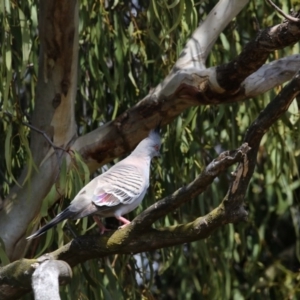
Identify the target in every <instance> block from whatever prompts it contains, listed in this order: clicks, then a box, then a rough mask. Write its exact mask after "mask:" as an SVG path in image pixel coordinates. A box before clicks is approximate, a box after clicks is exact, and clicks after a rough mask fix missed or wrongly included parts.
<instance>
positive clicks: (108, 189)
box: [92, 165, 145, 206]
mask: <svg viewBox="0 0 300 300" xmlns="http://www.w3.org/2000/svg"><path fill="white" fill-rule="evenodd" d="M144 189H145V182H144V180H143V178H142V175H141V174H140V173H139V172H138V170H137V168H136V167H134V166H125V165H123V166H122V165H121V166H118V167H117V168H112V169H110V170H109V171H107V172H106V173H104V174H103V176H102V178H101V181H100V182H99V188H96V189H95V192H94V195H93V200H92V201H93V203H94V204H95V205H97V206H115V205H118V204H130V203H132V202H133V201H134V200H136V199H137V198H138V197H139V196H140V195H141V194H142V192H143V191H144Z"/></svg>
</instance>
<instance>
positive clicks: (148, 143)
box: [131, 127, 161, 158]
mask: <svg viewBox="0 0 300 300" xmlns="http://www.w3.org/2000/svg"><path fill="white" fill-rule="evenodd" d="M159 131H160V128H159V127H157V128H155V129H153V130H151V131H150V133H149V135H148V137H146V138H145V139H143V140H142V141H141V142H140V143H139V144H138V145H137V146H136V148H135V149H134V151H133V152H132V153H131V154H132V155H136V156H150V158H152V157H154V156H160V153H159V149H160V146H161V138H160V135H159Z"/></svg>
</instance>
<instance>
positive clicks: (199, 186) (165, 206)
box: [132, 144, 250, 231]
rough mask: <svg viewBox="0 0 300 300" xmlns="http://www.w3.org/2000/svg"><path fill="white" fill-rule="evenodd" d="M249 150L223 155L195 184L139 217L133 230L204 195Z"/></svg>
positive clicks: (153, 206) (246, 146)
mask: <svg viewBox="0 0 300 300" xmlns="http://www.w3.org/2000/svg"><path fill="white" fill-rule="evenodd" d="M249 150H250V148H249V147H248V145H247V144H243V145H242V146H241V147H240V148H238V149H237V150H234V151H226V152H223V153H221V154H220V155H219V157H218V158H216V159H214V160H213V161H212V162H211V163H210V164H209V165H208V166H207V167H206V168H205V170H204V171H203V172H201V174H200V175H199V176H198V177H197V178H196V179H195V180H194V181H193V182H191V183H190V184H188V185H187V186H186V187H182V188H180V189H179V190H177V191H176V192H174V193H173V194H172V195H170V196H168V197H166V198H164V199H162V200H160V201H158V202H156V203H155V204H153V205H151V206H150V207H148V208H147V209H146V210H144V211H143V212H142V213H141V214H140V215H138V216H137V217H136V218H135V219H134V220H133V221H132V224H133V229H135V228H136V229H137V230H139V231H140V230H143V229H145V228H147V227H149V226H151V225H152V224H153V223H154V222H155V221H156V220H158V219H159V218H161V217H162V216H165V215H166V214H168V213H170V212H172V211H174V210H175V209H176V208H178V207H179V206H181V205H182V204H184V203H186V202H188V201H191V200H192V199H193V198H195V196H198V195H200V194H202V193H203V192H204V191H205V190H206V188H207V187H208V186H209V185H210V184H211V183H212V182H213V180H214V179H215V178H216V177H217V176H218V175H220V173H221V172H223V171H224V170H226V169H228V167H230V166H232V165H233V164H235V163H237V162H239V161H240V160H241V159H243V157H244V155H246V154H247V152H248V151H249Z"/></svg>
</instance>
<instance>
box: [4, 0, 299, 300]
mask: <svg viewBox="0 0 300 300" xmlns="http://www.w3.org/2000/svg"><path fill="white" fill-rule="evenodd" d="M140 2H141V1H140ZM216 2H217V1H193V0H186V1H177V0H174V1H166V0H155V1H148V3H146V2H145V3H144V2H143V3H144V5H145V6H136V7H135V6H134V4H132V3H135V2H130V1H124V2H122V1H88V0H82V1H80V9H79V11H80V27H79V30H80V32H79V34H80V41H79V46H80V52H79V80H78V82H79V92H78V95H77V102H76V118H77V123H78V131H79V134H80V135H83V134H85V133H87V132H90V131H91V130H93V129H95V128H97V127H98V126H99V125H101V124H103V123H105V122H107V121H110V120H112V119H114V118H115V117H116V116H117V115H118V114H120V113H121V112H123V111H125V110H126V109H127V108H129V107H131V106H133V105H134V104H135V103H137V101H138V100H139V99H141V98H142V97H143V96H145V95H147V94H148V92H149V91H150V90H151V88H153V87H155V86H156V85H157V84H158V83H159V82H161V81H162V80H163V79H164V77H165V76H166V75H167V74H168V72H169V70H170V69H171V68H172V66H173V64H174V62H175V61H176V59H177V58H178V55H179V54H180V51H181V50H182V48H183V47H184V44H185V42H186V41H187V39H188V38H189V37H190V35H191V33H192V32H193V30H194V29H195V28H196V27H197V25H198V23H199V22H200V21H201V20H203V19H204V18H205V17H206V15H207V14H208V13H209V11H210V9H211V8H212V7H213V5H214V4H215V3H216ZM277 2H278V3H277V4H278V5H283V9H284V10H285V11H286V12H288V11H289V10H290V8H291V7H292V5H296V4H297V3H296V1H281V2H284V3H281V2H279V1H277ZM105 3H107V6H105V5H106V4H105ZM0 9H1V11H0V23H1V25H2V27H1V28H4V30H2V32H1V38H0V45H1V57H0V63H1V69H0V76H1V82H2V84H1V86H0V108H1V110H0V117H1V118H0V128H1V130H0V139H1V142H2V143H1V148H0V153H1V155H0V169H1V173H0V178H1V179H0V180H1V186H2V187H3V188H2V191H1V195H2V196H3V197H5V196H6V195H7V193H8V191H9V189H10V187H11V186H12V185H13V183H14V182H15V181H16V180H17V178H18V176H19V174H20V170H21V169H22V168H23V166H24V165H26V164H27V165H28V170H27V173H26V174H30V172H33V171H34V170H33V162H32V158H31V154H30V150H29V146H28V145H29V129H28V128H27V127H24V125H22V121H24V122H28V121H29V118H30V115H31V113H32V111H33V109H34V100H33V99H34V96H35V94H34V90H35V85H36V80H35V79H36V74H37V61H38V51H37V49H38V41H37V37H36V32H37V10H38V7H37V4H36V2H35V1H18V2H9V1H4V2H2V4H0ZM275 22H280V18H279V16H278V15H277V14H276V13H275V12H274V11H273V10H272V9H271V8H270V7H269V6H268V5H267V4H266V3H265V1H262V0H257V1H251V3H250V4H249V6H248V7H247V8H246V9H244V11H242V13H241V14H240V15H239V16H238V17H237V18H236V19H235V20H234V21H232V22H231V24H230V25H229V26H228V28H226V29H225V30H224V32H223V33H222V34H221V36H220V39H219V40H218V41H217V43H216V45H215V46H214V48H213V50H212V52H211V54H210V56H209V57H208V60H207V66H208V67H209V66H215V65H219V64H222V63H225V62H228V61H229V60H231V59H232V58H234V57H235V55H237V54H238V53H239V52H240V51H241V49H242V47H243V46H244V45H245V44H246V43H247V42H248V41H249V40H250V39H252V38H253V37H255V34H256V27H257V26H259V27H262V28H263V27H266V26H271V25H272V24H275ZM256 23H257V24H256ZM293 53H299V44H297V45H295V46H294V47H291V48H287V49H284V50H281V51H276V52H275V53H274V54H271V55H270V60H273V59H276V58H279V57H284V56H286V55H291V54H293ZM279 90H280V88H278V89H277V90H275V91H271V92H270V93H266V94H264V95H261V96H260V97H257V98H256V99H250V100H248V101H245V102H243V103H238V104H233V105H223V106H219V107H215V106H202V107H193V108H191V109H189V110H187V111H185V112H184V113H183V114H182V115H180V116H179V117H178V118H177V119H176V120H175V121H174V122H173V123H172V124H170V125H168V126H166V128H165V129H164V143H163V147H162V159H160V160H159V162H156V163H155V162H154V164H153V168H152V175H151V187H150V189H149V192H148V194H147V196H146V199H145V200H144V202H143V205H142V207H140V208H138V209H137V210H136V211H135V212H133V213H131V215H130V218H133V217H134V216H135V215H136V214H137V213H138V212H140V211H142V210H143V209H145V208H146V207H148V206H149V205H151V204H152V203H153V202H154V201H156V200H159V199H161V198H162V197H164V196H166V195H168V194H170V193H172V192H174V191H175V190H176V189H177V188H179V187H181V186H182V185H185V184H187V183H189V182H190V181H192V180H193V179H194V178H195V176H197V174H199V172H200V171H201V170H202V169H203V168H204V167H205V165H206V164H207V163H209V162H210V161H211V160H212V159H213V158H215V157H216V156H217V155H218V153H220V152H222V151H223V150H227V149H234V148H236V147H238V146H239V145H240V144H241V143H242V141H243V137H244V134H245V132H246V130H247V128H248V126H249V125H250V124H251V122H253V121H254V120H255V118H256V117H257V115H258V113H259V112H260V111H261V110H262V109H263V108H264V107H265V106H266V104H267V103H268V102H270V101H271V100H272V98H273V97H274V96H275V94H276V93H277V92H278V91H279ZM5 112H8V113H9V114H10V115H11V116H8V115H5ZM299 125H300V124H299V108H298V104H297V101H296V100H295V101H294V102H293V104H292V106H291V107H290V109H289V111H288V112H287V113H286V115H285V116H284V118H282V119H281V120H280V121H279V122H278V123H277V124H276V125H275V126H273V127H272V128H271V130H270V132H269V133H268V134H267V135H266V136H265V137H264V139H263V141H262V143H261V146H260V150H259V156H258V159H257V169H256V172H255V174H254V176H253V180H252V183H251V186H250V188H249V191H248V194H247V197H246V199H245V200H246V202H247V205H248V210H249V216H250V217H249V219H250V221H249V222H248V223H246V224H238V225H234V226H233V225H229V226H225V227H224V228H222V229H220V230H218V231H217V232H216V233H215V234H213V235H212V236H211V237H210V238H208V239H207V240H205V241H198V242H194V243H190V244H185V245H181V246H177V247H171V248H168V249H162V250H159V251H156V252H155V253H145V254H143V256H142V261H143V263H141V264H138V263H137V262H138V257H137V256H111V257H108V258H105V259H99V260H93V261H89V262H86V263H84V264H82V265H81V266H79V267H77V268H75V269H74V276H73V280H72V282H71V283H70V284H69V285H67V286H66V287H62V288H61V293H62V299H141V298H143V299H153V297H156V298H157V299H236V300H238V299H297V298H298V297H299V295H300V277H299V273H298V272H299V266H300V264H299V263H300V242H299V241H300V232H299V228H300V226H299V225H300V224H299V223H300V215H299V191H300V178H299V171H298V170H299V155H300V137H299ZM67 159H71V160H72V163H71V167H70V168H69V169H67V167H66V163H65V162H63V163H62V165H61V169H60V176H59V178H58V179H57V182H56V185H55V186H53V187H52V189H51V191H50V192H49V194H48V196H47V197H46V199H45V201H44V205H43V207H42V210H41V216H42V217H43V218H42V220H43V222H44V221H46V222H47V221H49V220H50V219H52V218H53V216H54V215H56V214H57V213H59V212H60V211H61V210H62V209H63V208H64V207H66V206H67V205H68V203H69V200H71V199H72V198H73V196H74V195H75V194H76V193H77V192H78V191H79V190H80V188H81V187H82V186H83V185H84V184H85V183H86V182H87V181H88V179H89V172H88V169H87V167H86V165H85V164H84V163H83V161H82V158H80V156H79V155H78V154H77V153H74V154H70V155H68V156H67ZM4 170H5V171H4ZM25 177H26V176H25ZM229 181H230V174H229V172H227V173H226V174H224V175H222V176H220V178H218V180H216V181H215V182H214V183H213V184H212V185H211V186H210V187H209V188H208V189H207V191H206V192H205V193H204V194H203V195H201V196H199V197H197V198H196V199H193V200H192V201H191V202H189V203H188V204H186V205H185V206H183V207H182V208H180V209H179V210H177V211H174V212H173V213H172V214H169V215H168V216H166V217H165V218H164V219H161V220H159V221H158V222H157V224H156V226H168V225H173V224H179V223H187V222H190V221H192V220H194V219H195V218H196V217H198V216H200V215H204V214H205V213H207V212H209V211H210V210H212V208H214V207H216V206H217V205H218V204H219V203H220V202H221V200H222V198H223V197H224V196H225V194H226V191H227V188H228V184H229ZM19 184H22V182H19ZM59 192H61V193H62V194H64V195H65V196H64V197H62V200H64V201H60V203H56V204H54V203H52V201H53V199H54V198H56V197H54V195H56V193H59ZM63 198H64V199H63ZM49 207H51V209H50V210H49V211H48V208H49ZM92 224H93V223H92V220H88V219H85V220H82V221H81V222H79V223H77V224H76V225H71V226H72V227H71V228H72V229H71V230H72V231H74V232H75V233H77V234H84V233H85V232H86V231H89V230H96V229H94V226H93V225H92ZM63 225H64V224H60V225H59V226H58V227H57V228H56V229H54V230H50V231H48V232H47V234H45V235H44V236H43V237H41V240H42V242H38V243H37V242H34V243H33V247H32V249H34V251H31V252H30V253H29V254H28V255H31V256H33V255H40V254H41V253H43V252H45V251H46V250H47V251H50V250H54V249H56V248H57V247H59V246H62V245H63V244H64V243H65V242H67V241H68V240H70V237H69V236H68V235H65V234H64V232H63V230H62V226H63ZM35 243H36V244H35ZM0 257H1V259H2V261H5V259H6V258H5V256H4V253H2V251H1V249H0ZM137 274H139V276H140V277H139V278H141V280H142V284H141V285H138V280H137Z"/></svg>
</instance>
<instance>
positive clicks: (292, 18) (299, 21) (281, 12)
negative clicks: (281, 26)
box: [266, 0, 300, 23]
mask: <svg viewBox="0 0 300 300" xmlns="http://www.w3.org/2000/svg"><path fill="white" fill-rule="evenodd" d="M266 1H267V2H268V3H269V4H270V5H271V6H272V7H273V8H274V9H276V10H277V12H278V13H279V14H280V15H282V16H283V17H285V18H286V19H287V20H289V21H291V22H295V23H300V19H299V18H294V17H292V16H290V15H288V14H286V13H285V12H284V11H283V10H282V9H280V8H279V7H278V6H277V5H276V4H274V3H273V2H272V1H271V0H266Z"/></svg>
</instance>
